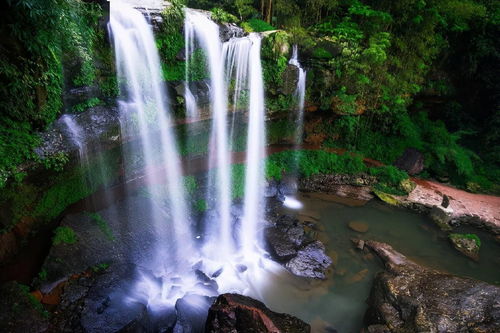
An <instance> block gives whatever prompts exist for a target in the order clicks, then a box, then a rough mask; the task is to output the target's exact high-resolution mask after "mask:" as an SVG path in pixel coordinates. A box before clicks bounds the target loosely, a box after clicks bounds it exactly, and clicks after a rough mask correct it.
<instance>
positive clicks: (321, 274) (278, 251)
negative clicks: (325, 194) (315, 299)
mask: <svg viewBox="0 0 500 333" xmlns="http://www.w3.org/2000/svg"><path fill="white" fill-rule="evenodd" d="M264 235H265V239H266V242H267V248H268V250H269V252H270V254H271V256H272V257H273V259H275V260H276V261H278V262H280V263H281V264H283V265H284V266H285V268H286V269H288V270H289V271H290V272H291V273H292V274H294V275H297V276H301V277H307V278H315V279H324V278H325V277H326V271H327V269H328V267H330V265H331V264H332V260H331V259H330V257H328V256H327V255H326V254H325V247H324V246H323V244H322V243H321V242H320V241H317V240H313V239H312V238H311V237H310V235H308V234H306V232H305V225H304V224H302V223H299V220H297V219H295V218H294V217H291V216H289V215H282V216H280V217H279V218H278V219H277V221H276V222H275V224H274V225H273V226H271V227H268V228H266V229H265V232H264Z"/></svg>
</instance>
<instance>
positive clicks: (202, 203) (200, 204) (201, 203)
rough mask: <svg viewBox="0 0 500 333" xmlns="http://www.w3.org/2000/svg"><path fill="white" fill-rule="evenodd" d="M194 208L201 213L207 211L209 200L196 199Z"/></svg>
mask: <svg viewBox="0 0 500 333" xmlns="http://www.w3.org/2000/svg"><path fill="white" fill-rule="evenodd" d="M194 208H195V209H196V211H197V212H199V213H203V212H205V211H206V210H207V209H208V205H207V201H206V200H205V199H199V200H196V202H195V204H194Z"/></svg>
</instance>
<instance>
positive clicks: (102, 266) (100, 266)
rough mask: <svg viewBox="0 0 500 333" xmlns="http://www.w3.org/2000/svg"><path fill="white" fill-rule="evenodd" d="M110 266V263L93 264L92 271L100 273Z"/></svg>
mask: <svg viewBox="0 0 500 333" xmlns="http://www.w3.org/2000/svg"><path fill="white" fill-rule="evenodd" d="M108 268H109V264H108V263H101V264H97V265H95V266H92V271H93V272H94V273H100V272H102V271H105V270H106V269H108Z"/></svg>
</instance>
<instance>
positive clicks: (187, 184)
mask: <svg viewBox="0 0 500 333" xmlns="http://www.w3.org/2000/svg"><path fill="white" fill-rule="evenodd" d="M184 188H185V189H186V193H188V194H194V192H195V191H196V189H197V188H198V183H197V182H196V178H195V177H194V176H184Z"/></svg>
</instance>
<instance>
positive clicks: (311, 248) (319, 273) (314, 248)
mask: <svg viewBox="0 0 500 333" xmlns="http://www.w3.org/2000/svg"><path fill="white" fill-rule="evenodd" d="M332 262H333V261H332V259H331V258H330V257H328V256H327V255H326V254H325V247H324V246H323V244H322V243H321V242H320V241H314V242H312V243H310V244H308V245H307V246H305V247H303V248H302V249H300V250H299V251H298V252H297V256H295V257H294V258H292V259H291V260H290V261H288V262H287V263H286V265H285V267H286V268H287V269H288V270H289V271H290V272H292V273H293V274H294V275H297V276H301V277H306V278H314V279H325V278H326V271H327V269H328V267H330V265H331V264H332Z"/></svg>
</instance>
